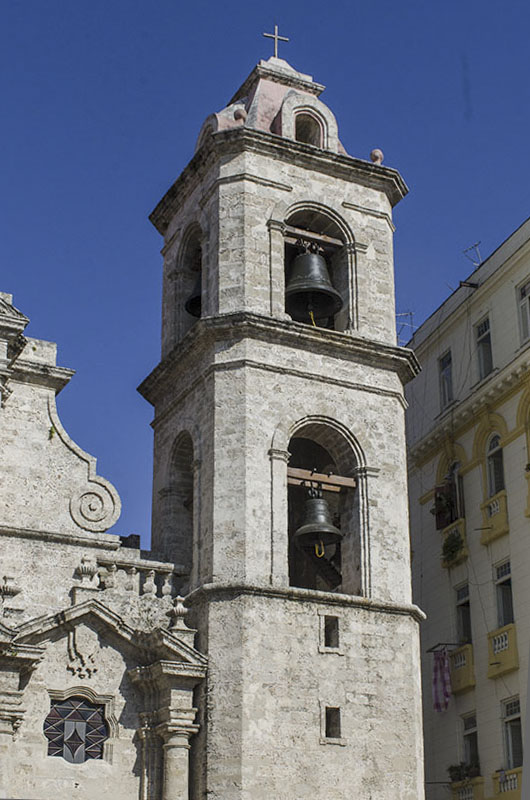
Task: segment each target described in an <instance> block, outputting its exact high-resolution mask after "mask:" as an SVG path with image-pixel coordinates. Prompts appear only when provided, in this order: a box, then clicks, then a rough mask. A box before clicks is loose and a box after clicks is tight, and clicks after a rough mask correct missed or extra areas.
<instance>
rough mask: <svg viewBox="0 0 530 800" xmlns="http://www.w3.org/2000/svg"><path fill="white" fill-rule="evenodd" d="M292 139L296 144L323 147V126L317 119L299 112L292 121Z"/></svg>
mask: <svg viewBox="0 0 530 800" xmlns="http://www.w3.org/2000/svg"><path fill="white" fill-rule="evenodd" d="M294 138H295V139H296V141H297V142H304V143H305V144H312V145H314V146H315V147H324V130H323V125H322V123H321V121H320V120H319V119H317V117H315V116H314V115H313V114H309V113H307V112H299V113H298V114H296V115H295V120H294Z"/></svg>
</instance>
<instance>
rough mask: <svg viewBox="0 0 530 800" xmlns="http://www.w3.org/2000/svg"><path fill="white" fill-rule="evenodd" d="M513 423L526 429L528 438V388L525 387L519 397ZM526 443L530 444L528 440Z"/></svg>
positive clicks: (529, 395) (529, 417) (529, 411)
mask: <svg viewBox="0 0 530 800" xmlns="http://www.w3.org/2000/svg"><path fill="white" fill-rule="evenodd" d="M515 424H516V426H517V428H523V429H524V430H526V432H527V440H528V431H529V428H530V388H527V389H525V390H524V392H522V394H521V397H520V398H519V403H518V405H517V416H516V423H515ZM528 443H529V445H530V441H529V442H528Z"/></svg>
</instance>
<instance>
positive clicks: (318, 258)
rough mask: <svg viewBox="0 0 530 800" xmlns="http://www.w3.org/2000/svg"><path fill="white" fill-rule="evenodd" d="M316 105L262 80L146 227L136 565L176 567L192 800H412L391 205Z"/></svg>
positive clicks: (415, 743)
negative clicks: (157, 307) (157, 252)
mask: <svg viewBox="0 0 530 800" xmlns="http://www.w3.org/2000/svg"><path fill="white" fill-rule="evenodd" d="M323 88H324V87H323V86H321V85H319V84H317V83H315V82H314V81H313V79H312V78H311V76H309V75H305V74H303V73H300V72H297V71H296V70H295V69H293V68H292V67H291V66H290V65H289V64H288V63H287V62H285V61H283V60H282V59H279V58H277V57H273V58H270V59H269V60H268V61H262V62H260V64H259V65H258V66H257V67H256V68H255V69H254V70H253V71H252V73H251V74H250V75H249V77H248V78H247V80H246V81H245V82H244V83H243V85H242V86H241V88H240V89H239V90H238V91H237V92H236V93H235V95H234V96H233V98H232V99H231V100H230V102H229V104H228V105H227V107H226V108H224V109H223V110H222V111H220V112H218V113H216V114H212V115H211V116H210V117H209V118H208V119H207V120H206V121H205V123H204V125H203V127H202V130H201V131H200V135H199V138H198V142H197V148H196V152H195V155H194V157H193V158H192V160H191V161H190V163H189V164H188V166H187V167H186V168H185V170H184V171H183V173H182V174H181V175H180V177H179V178H178V179H177V180H176V182H175V183H174V184H173V186H172V187H171V188H170V189H169V191H168V192H167V194H166V195H165V196H164V197H163V198H162V200H161V201H160V203H159V204H158V205H157V207H156V208H155V210H154V211H153V213H152V215H151V220H152V222H153V224H154V225H155V227H156V228H157V230H158V231H159V232H160V233H161V234H162V236H163V237H164V246H163V250H162V253H163V257H164V282H163V318H162V358H161V362H160V364H159V365H158V366H157V367H156V368H155V369H154V370H153V372H152V373H151V374H150V375H149V376H148V377H147V378H146V380H145V381H144V382H143V383H142V385H141V386H140V392H141V393H142V395H143V396H144V397H145V398H146V399H147V400H148V401H149V402H150V403H152V405H153V406H154V410H155V417H154V422H153V427H154V431H155V442H154V457H155V462H154V496H153V548H154V549H155V550H157V551H159V552H160V554H161V555H164V556H165V557H168V558H170V559H171V560H172V561H174V562H175V563H176V564H177V565H178V572H179V574H180V575H181V586H180V590H181V593H184V594H186V596H187V600H186V603H187V605H188V606H189V608H190V617H191V619H192V622H193V624H194V626H195V627H196V628H197V629H198V631H199V635H198V640H197V647H198V649H199V650H201V651H202V652H203V653H204V654H205V655H206V656H207V657H208V665H209V666H208V677H207V680H206V682H205V686H204V691H202V690H201V693H200V695H199V696H198V697H197V698H196V704H197V706H198V708H199V719H198V721H199V722H200V732H199V734H198V735H197V736H196V737H194V738H193V739H192V750H191V765H192V782H191V783H192V785H191V797H192V798H193V800H202V798H206V797H209V798H219V799H221V798H222V800H261V798H263V800H265V798H267V800H270V799H271V798H274V800H315V798H317V797H332V798H333V800H350V798H352V797H357V798H362V799H363V800H364V799H366V800H369V798H370V800H376V799H377V800H390V798H392V800H395V799H396V798H400V800H413V799H414V800H418V798H421V797H422V796H423V790H422V783H423V771H422V743H421V709H420V683H419V646H418V630H417V629H418V622H419V620H420V618H421V612H420V611H419V610H418V609H417V608H415V607H414V606H413V605H412V604H411V593H410V565H409V537H408V516H407V485H406V459H405V438H404V407H405V402H404V398H403V384H404V383H405V382H406V381H408V380H409V379H410V378H411V377H412V376H413V375H414V374H416V371H417V363H416V361H415V359H414V356H413V354H412V353H411V352H409V351H407V350H405V349H403V348H400V347H397V346H396V343H395V342H396V335H395V318H394V278H393V255H392V234H393V230H394V227H393V223H392V207H393V206H394V205H395V204H396V203H397V202H398V201H399V200H400V199H401V198H402V197H403V196H404V195H405V193H406V191H407V188H406V186H405V184H404V182H403V180H402V178H401V177H400V175H399V173H398V172H396V170H394V169H390V168H387V167H384V166H381V164H379V163H371V162H367V161H364V160H360V159H358V158H354V157H352V156H350V155H348V154H347V153H346V152H345V150H344V148H343V146H342V145H341V143H340V140H339V138H338V131H337V122H336V120H335V117H334V116H333V114H332V112H331V111H330V110H329V108H327V106H326V105H324V103H322V101H321V100H320V99H319V96H320V94H321V92H322V91H323ZM308 494H312V496H313V497H312V499H313V500H318V501H319V503H317V504H316V505H318V506H319V509H317V510H316V511H315V508H314V507H312V504H311V503H309V502H308V499H309V497H308ZM314 505H315V503H313V506H314ZM304 526H305V527H304ZM302 529H303V530H302Z"/></svg>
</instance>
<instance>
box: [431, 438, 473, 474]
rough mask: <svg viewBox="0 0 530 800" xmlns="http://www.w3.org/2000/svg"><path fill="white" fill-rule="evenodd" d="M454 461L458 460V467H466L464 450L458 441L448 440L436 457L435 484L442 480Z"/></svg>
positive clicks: (466, 461) (466, 459) (466, 460)
mask: <svg viewBox="0 0 530 800" xmlns="http://www.w3.org/2000/svg"><path fill="white" fill-rule="evenodd" d="M455 461H458V462H459V464H460V469H462V468H464V467H466V466H467V463H468V458H467V455H466V451H465V450H464V448H463V446H462V445H461V444H460V443H459V442H448V443H446V445H445V448H444V450H443V452H442V453H441V454H440V458H439V459H438V467H437V469H436V483H437V484H440V483H443V482H444V479H445V477H446V475H447V474H448V472H449V470H450V468H451V466H452V465H453V464H454V463H455Z"/></svg>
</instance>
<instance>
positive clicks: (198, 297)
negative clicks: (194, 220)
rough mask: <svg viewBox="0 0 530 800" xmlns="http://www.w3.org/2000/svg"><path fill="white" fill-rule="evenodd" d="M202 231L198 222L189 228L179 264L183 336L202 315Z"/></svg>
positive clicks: (178, 287)
mask: <svg viewBox="0 0 530 800" xmlns="http://www.w3.org/2000/svg"><path fill="white" fill-rule="evenodd" d="M202 271H203V251H202V231H201V229H200V227H199V225H197V224H193V225H192V226H191V227H190V228H188V230H187V232H186V234H185V236H184V240H183V243H182V247H181V251H180V254H179V257H178V264H177V298H176V299H177V307H178V312H177V313H178V317H179V319H180V323H179V333H180V336H183V335H184V334H185V333H186V332H187V331H188V330H189V329H190V328H191V326H192V325H193V324H194V323H195V321H196V320H197V319H198V318H199V317H200V316H201V314H202V311H203V303H202V301H203V297H202Z"/></svg>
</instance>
